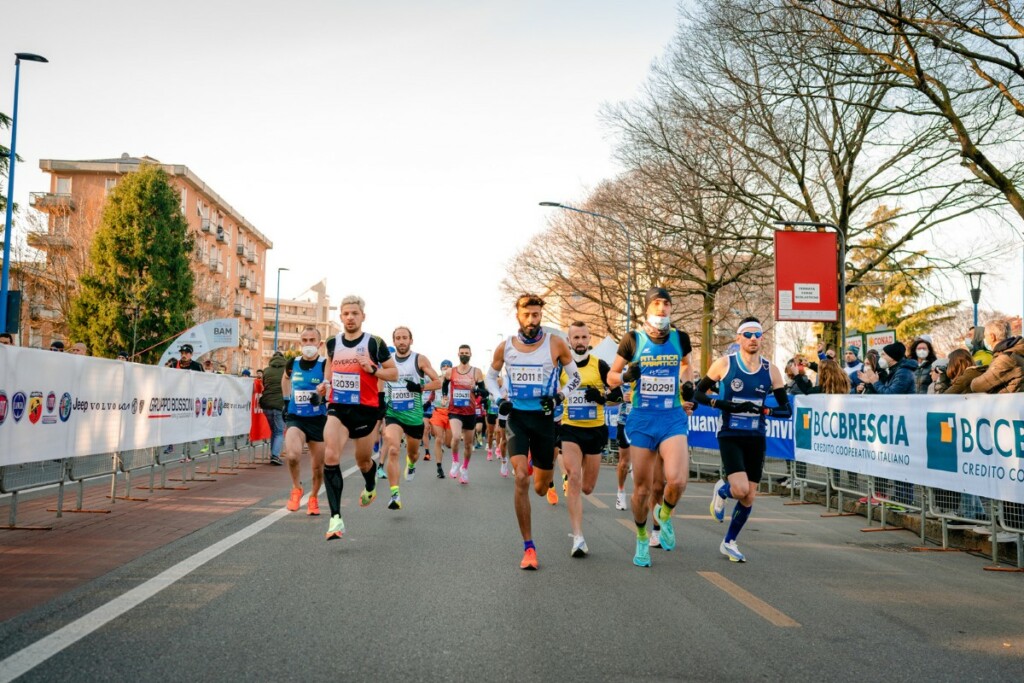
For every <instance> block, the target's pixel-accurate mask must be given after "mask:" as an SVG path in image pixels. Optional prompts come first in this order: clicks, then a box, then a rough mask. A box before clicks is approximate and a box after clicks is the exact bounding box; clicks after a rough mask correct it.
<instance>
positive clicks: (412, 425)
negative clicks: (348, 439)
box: [381, 327, 441, 510]
mask: <svg viewBox="0 0 1024 683" xmlns="http://www.w3.org/2000/svg"><path fill="white" fill-rule="evenodd" d="M391 339H392V342H393V343H394V345H395V366H396V367H397V368H398V379H397V380H396V381H394V382H386V383H385V392H386V394H387V398H386V402H387V413H386V414H385V416H384V450H383V451H382V453H383V456H382V457H381V460H382V461H384V462H386V463H387V477H388V483H389V484H390V486H391V501H390V502H389V503H388V509H389V510H401V509H402V498H401V494H400V491H399V484H398V477H399V473H400V472H401V470H402V469H403V468H402V467H401V466H400V465H399V462H398V458H399V455H398V452H399V450H400V446H401V445H402V434H405V452H406V458H405V460H406V467H405V468H404V469H405V470H406V472H405V478H406V479H407V480H411V479H412V478H413V477H414V476H416V461H417V460H419V457H420V453H419V450H420V440H421V439H422V438H423V390H424V388H430V389H433V388H434V387H439V386H441V380H440V379H438V376H437V373H436V372H434V368H433V367H432V366H431V365H430V361H429V360H428V359H427V357H426V356H424V355H422V354H420V353H415V352H413V351H412V331H411V330H410V329H409V328H408V327H397V328H395V331H394V332H393V333H392V335H391ZM426 380H429V382H428V381H426Z"/></svg>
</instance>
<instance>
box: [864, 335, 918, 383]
mask: <svg viewBox="0 0 1024 683" xmlns="http://www.w3.org/2000/svg"><path fill="white" fill-rule="evenodd" d="M878 366H879V368H880V369H881V370H886V371H887V372H888V373H889V376H888V377H887V378H885V379H882V377H881V375H880V373H878V372H876V371H875V370H873V369H870V368H865V369H864V370H861V371H860V372H859V373H857V378H858V379H860V381H861V382H864V383H865V384H867V385H868V387H866V388H865V393H873V394H913V393H914V371H915V370H917V362H916V361H913V360H911V359H909V358H907V347H906V346H905V345H904V344H903V342H898V341H897V342H893V343H892V344H886V345H885V346H884V347H882V353H881V354H880V355H879V357H878Z"/></svg>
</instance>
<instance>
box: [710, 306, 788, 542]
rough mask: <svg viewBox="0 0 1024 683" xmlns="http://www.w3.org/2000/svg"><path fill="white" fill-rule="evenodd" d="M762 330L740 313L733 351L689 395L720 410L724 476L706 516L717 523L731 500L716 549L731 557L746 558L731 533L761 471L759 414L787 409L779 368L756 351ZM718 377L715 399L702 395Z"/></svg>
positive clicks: (743, 516)
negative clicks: (769, 399) (774, 405)
mask: <svg viewBox="0 0 1024 683" xmlns="http://www.w3.org/2000/svg"><path fill="white" fill-rule="evenodd" d="M763 335H764V330H763V329H762V328H761V322H760V321H759V320H758V319H757V318H754V317H749V318H744V319H743V321H742V322H740V326H739V328H738V329H737V330H736V343H737V345H738V346H739V351H737V352H736V353H734V354H731V355H728V356H723V357H721V358H719V359H718V360H716V361H715V362H714V363H712V364H711V367H710V368H708V374H707V375H706V376H705V377H704V378H703V379H701V381H700V383H699V384H698V385H697V395H696V397H695V398H696V400H697V402H698V403H703V404H704V405H708V406H711V407H712V408H717V409H718V410H721V411H722V426H721V427H720V428H719V430H718V445H719V450H720V452H721V454H722V467H723V468H724V469H725V475H726V478H727V479H728V481H722V480H721V479H719V480H718V483H716V484H715V489H714V493H713V494H712V496H711V505H710V509H711V516H712V517H714V518H715V519H717V520H718V521H719V522H722V521H724V520H725V501H726V500H727V499H729V498H734V499H735V500H736V506H735V507H734V508H733V511H732V521H731V522H730V524H729V530H728V531H727V532H726V534H725V538H724V539H723V540H722V544H721V545H720V546H719V548H718V549H719V552H721V553H722V554H723V555H725V556H726V557H728V558H729V560H730V561H732V562H746V559H747V558H746V556H744V555H743V553H741V552H740V550H739V548H738V547H737V546H736V537H737V536H739V534H740V530H741V529H743V525H744V524H745V523H746V521H747V518H748V517H750V510H751V508H752V507H753V505H754V497H755V496H756V494H757V486H758V484H759V483H760V481H761V474H762V473H763V471H764V456H765V450H766V441H765V423H766V420H765V418H766V417H767V416H769V415H773V416H775V417H780V418H786V417H789V416H790V415H791V414H792V411H791V409H790V405H789V396H788V395H787V394H786V383H785V380H784V378H783V376H782V373H781V372H780V371H779V369H778V368H777V367H775V365H774V364H773V363H772V362H771V361H769V360H768V359H767V358H765V357H764V356H762V355H761V339H762V336H763ZM718 382H721V392H720V393H721V398H712V397H710V396H708V391H709V390H710V389H711V388H712V387H713V386H714V385H715V384H716V383H718ZM769 394H772V395H773V396H774V397H775V401H776V403H778V407H777V408H771V407H769V406H766V405H765V404H764V403H765V399H766V398H767V397H768V395H769Z"/></svg>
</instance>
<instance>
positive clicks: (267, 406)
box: [260, 351, 287, 465]
mask: <svg viewBox="0 0 1024 683" xmlns="http://www.w3.org/2000/svg"><path fill="white" fill-rule="evenodd" d="M286 365H287V362H286V361H285V359H284V354H282V353H281V352H280V351H275V352H274V355H273V357H272V358H271V359H270V365H268V366H267V367H266V368H264V370H263V396H262V397H261V398H260V408H262V409H263V414H264V415H266V416H267V422H268V423H269V424H270V464H271V465H283V464H284V462H283V461H282V460H281V446H282V445H283V444H284V408H285V406H284V393H283V390H282V388H281V379H282V378H283V377H284V369H285V366H286Z"/></svg>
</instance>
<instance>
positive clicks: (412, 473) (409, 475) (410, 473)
mask: <svg viewBox="0 0 1024 683" xmlns="http://www.w3.org/2000/svg"><path fill="white" fill-rule="evenodd" d="M415 477H416V470H414V469H406V470H405V480H406V481H412V480H413V479H414V478H415Z"/></svg>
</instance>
